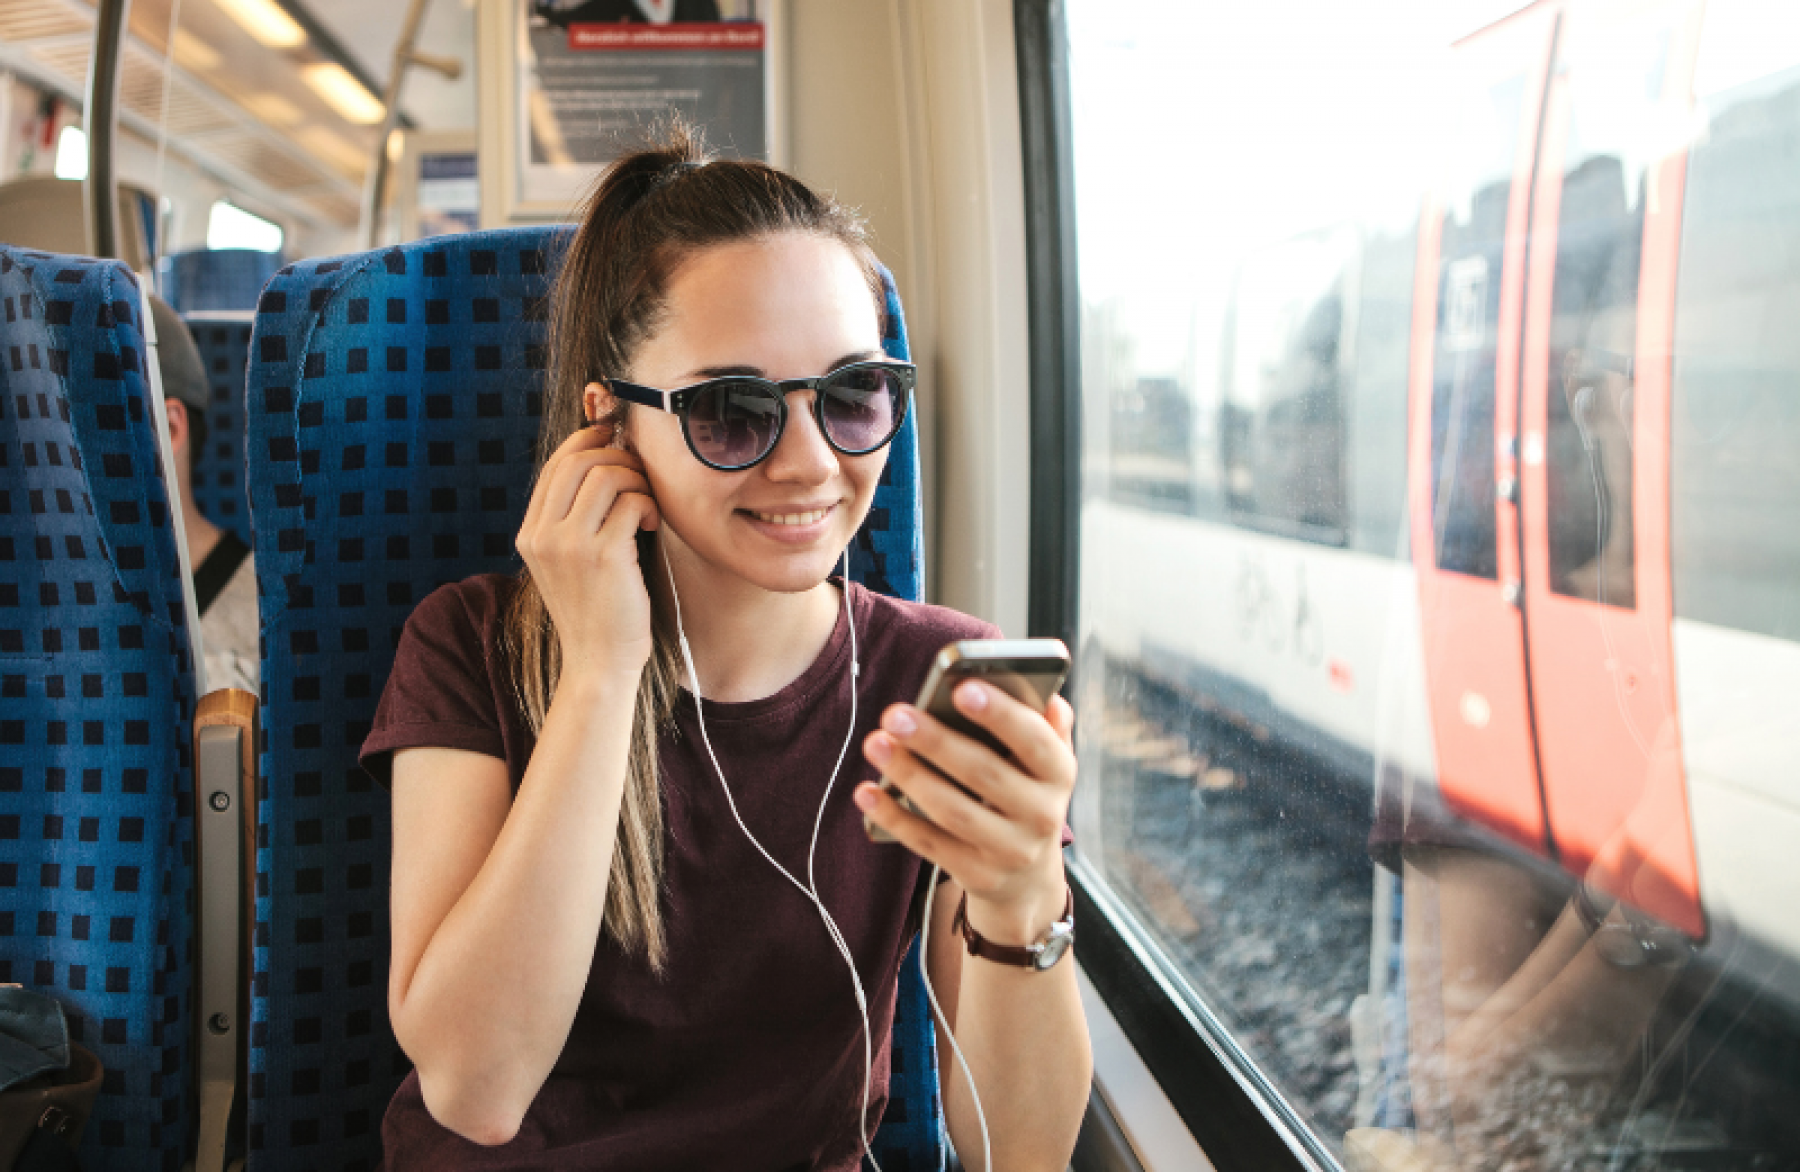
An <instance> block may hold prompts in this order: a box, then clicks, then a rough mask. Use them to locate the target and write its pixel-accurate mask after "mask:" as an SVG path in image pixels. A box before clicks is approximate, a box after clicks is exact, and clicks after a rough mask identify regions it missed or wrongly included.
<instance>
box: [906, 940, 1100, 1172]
mask: <svg viewBox="0 0 1800 1172" xmlns="http://www.w3.org/2000/svg"><path fill="white" fill-rule="evenodd" d="M1061 910H1062V908H1061V905H1060V904H1059V905H1058V906H1057V908H1056V913H1057V914H1060V912H1061ZM971 918H972V919H973V913H972V916H971ZM1051 918H1054V915H1052V917H1051ZM1044 922H1045V924H1048V923H1049V922H1050V921H1049V920H1048V919H1046V920H1045V921H1044ZM946 926H947V925H946ZM932 930H933V931H934V932H935V931H937V930H938V926H937V925H936V924H934V925H933V929H932ZM1019 939H1020V940H1024V939H1025V937H1024V936H1020V937H1019ZM1008 942H1010V941H1008ZM946 943H953V944H954V945H955V946H956V947H957V948H958V949H959V950H960V949H961V947H962V942H961V940H954V941H950V940H948V939H947V940H946ZM933 944H934V945H935V944H936V941H933ZM961 961H962V975H961V979H960V981H959V982H958V987H957V995H956V1008H955V1010H954V1020H955V1023H956V1039H957V1042H958V1044H960V1045H961V1046H962V1050H963V1055H964V1057H966V1058H967V1059H968V1061H969V1069H970V1070H971V1071H972V1072H973V1074H974V1076H975V1085H976V1087H977V1089H978V1090H980V1092H981V1105H982V1107H983V1109H984V1110H985V1112H986V1114H987V1125H988V1137H989V1140H990V1142H991V1144H992V1147H993V1157H994V1167H996V1168H1004V1169H1007V1172H1013V1170H1015V1169H1017V1170H1019V1172H1033V1170H1036V1169H1045V1170H1046V1172H1060V1170H1061V1169H1063V1168H1065V1167H1067V1166H1068V1161H1069V1154H1070V1152H1072V1151H1073V1150H1074V1147H1075V1138H1076V1135H1077V1133H1078V1132H1079V1131H1080V1129H1081V1119H1082V1114H1083V1112H1084V1110H1085V1109H1086V1106H1087V1099H1088V1087H1089V1084H1090V1082H1091V1081H1092V1079H1093V1053H1092V1050H1091V1049H1090V1046H1089V1043H1088V1032H1087V1019H1086V1015H1085V1014H1084V1013H1083V1011H1082V1008H1081V994H1080V991H1079V988H1078V987H1077V985H1076V981H1075V960H1074V957H1073V956H1072V955H1070V956H1065V957H1064V958H1063V959H1062V960H1061V961H1060V962H1059V963H1058V964H1057V965H1056V966H1055V967H1054V968H1051V969H1050V970H1049V971H1047V972H1034V971H1032V970H1030V969H1023V968H1015V967H1013V966H1011V965H1003V964H996V963H994V962H992V961H989V960H984V959H981V958H979V957H974V956H970V955H968V954H967V953H966V952H964V953H963V954H962V957H961ZM946 1008H948V1007H946ZM938 1070H939V1075H938V1077H939V1079H940V1081H941V1084H942V1087H943V1094H944V1102H945V1108H946V1112H947V1113H948V1114H949V1115H950V1116H951V1117H952V1118H953V1119H955V1120H958V1121H959V1122H960V1123H961V1126H959V1127H958V1128H957V1129H956V1139H957V1149H956V1150H957V1154H958V1155H959V1156H961V1157H962V1161H963V1164H964V1165H965V1166H966V1167H968V1168H970V1169H971V1170H975V1169H981V1167H982V1165H981V1136H980V1131H979V1129H978V1128H977V1127H976V1126H974V1121H975V1110H974V1105H973V1103H972V1102H970V1101H969V1098H968V1093H969V1088H968V1084H967V1082H966V1081H965V1080H964V1078H963V1075H962V1071H961V1069H960V1067H958V1065H957V1063H956V1058H955V1055H953V1054H950V1053H948V1052H944V1053H940V1054H939V1056H938ZM982 1172H985V1170H982Z"/></svg>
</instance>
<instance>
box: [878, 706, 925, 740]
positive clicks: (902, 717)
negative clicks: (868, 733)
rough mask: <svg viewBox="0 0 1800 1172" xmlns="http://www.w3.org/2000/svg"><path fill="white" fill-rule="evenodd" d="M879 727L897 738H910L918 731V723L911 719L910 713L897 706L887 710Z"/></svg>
mask: <svg viewBox="0 0 1800 1172" xmlns="http://www.w3.org/2000/svg"><path fill="white" fill-rule="evenodd" d="M881 727H882V728H885V729H887V730H888V731H889V732H891V733H893V734H894V735H895V736H897V737H910V736H912V735H913V734H914V733H916V732H918V731H919V722H918V721H916V720H914V719H913V718H912V713H910V712H908V711H907V710H906V709H904V708H901V707H899V706H897V705H896V706H895V707H893V708H890V709H888V711H887V715H886V716H884V717H883V718H882V720H881Z"/></svg>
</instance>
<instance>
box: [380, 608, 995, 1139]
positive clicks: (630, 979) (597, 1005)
mask: <svg viewBox="0 0 1800 1172" xmlns="http://www.w3.org/2000/svg"><path fill="white" fill-rule="evenodd" d="M514 589H515V585H514V581H513V580H512V579H510V578H505V577H500V576H495V575H486V576H482V577H476V578H471V579H469V580H467V581H465V582H460V583H457V584H456V585H452V586H446V587H444V588H442V589H440V590H438V591H436V592H435V593H433V594H432V595H431V596H430V597H429V598H427V599H425V601H424V602H422V603H421V604H420V605H419V607H418V609H417V610H416V611H414V613H413V615H412V617H411V619H409V620H408V622H407V624H406V631H405V633H404V634H403V635H402V637H401V640H400V647H399V651H398V653H397V655H396V656H395V660H394V670H393V675H392V676H391V677H390V678H389V680H388V685H387V690H386V692H384V693H383V694H382V697H381V706H380V708H379V709H378V711H377V712H376V715H375V725H374V729H373V731H372V732H371V733H370V734H369V738H368V740H367V741H365V742H364V743H363V750H362V760H363V764H364V766H365V767H366V768H368V769H369V771H370V772H371V773H373V774H374V775H375V776H376V777H377V778H379V779H381V780H382V781H383V782H386V781H387V779H388V773H389V769H390V764H391V755H392V753H393V751H394V750H396V749H403V748H408V747H415V746H424V745H439V746H448V747H451V748H457V749H467V750H470V751H473V752H477V753H485V754H488V755H489V756H493V757H498V758H500V759H501V760H503V761H505V762H506V766H507V771H508V773H509V774H510V776H511V779H512V785H513V790H514V792H515V793H516V792H517V791H518V787H519V784H520V782H521V780H522V779H523V778H524V775H525V766H526V762H527V761H528V760H529V758H530V756H531V749H532V745H533V737H532V734H531V731H530V729H529V727H528V726H527V725H526V724H525V722H524V720H523V719H522V717H521V715H520V713H519V711H518V708H517V705H516V703H515V701H514V699H513V691H512V684H511V679H510V676H509V675H508V672H507V668H506V664H505V661H504V660H503V659H502V657H501V653H500V648H499V642H500V623H501V618H502V616H503V615H504V613H505V608H506V604H507V602H508V600H509V599H510V598H511V595H512V591H513V590H514ZM850 599H851V603H852V607H853V609H854V612H855V616H856V639H857V650H858V655H859V658H860V659H861V661H862V665H863V667H862V674H861V677H860V680H859V683H858V688H859V691H858V694H857V712H856V733H855V737H854V739H853V740H852V742H851V747H850V751H849V752H848V753H847V754H846V755H845V757H844V765H843V769H842V772H841V773H840V774H839V776H838V779H837V783H836V785H835V786H834V787H833V789H832V793H831V800H830V802H829V804H828V805H827V807H826V811H825V818H824V823H823V826H822V828H821V829H820V832H819V846H818V854H817V862H816V867H817V875H818V889H819V893H820V895H821V896H822V897H823V898H824V901H825V906H826V907H827V908H828V909H829V910H830V912H831V914H832V916H833V918H835V919H836V920H837V923H838V927H839V928H840V929H841V930H842V931H843V934H844V938H845V940H846V941H847V942H848V944H849V946H850V950H851V952H852V954H853V955H854V956H855V958H856V966H857V971H858V972H859V973H860V974H861V976H862V982H863V987H864V989H865V990H866V991H867V994H868V1000H869V1019H870V1020H869V1028H870V1030H871V1031H872V1034H873V1041H874V1045H875V1069H874V1076H873V1086H872V1088H871V1092H870V1100H869V1126H870V1130H871V1132H872V1131H873V1128H874V1127H875V1125H876V1124H877V1123H878V1122H879V1120H880V1119H881V1115H882V1110H883V1108H884V1107H885V1106H886V1102H887V1086H888V1057H889V1056H888V1044H889V1035H890V1033H891V1032H892V1028H893V1017H894V992H895V988H896V982H897V980H898V976H899V966H900V961H901V959H902V958H903V957H904V955H905V952H906V948H907V945H908V944H909V943H910V940H911V935H912V933H913V931H914V930H915V929H916V925H915V924H914V923H913V922H912V919H911V909H912V905H913V901H914V893H915V890H916V889H917V888H918V887H919V885H920V883H921V881H922V876H921V866H920V863H919V860H918V857H917V856H915V855H914V854H913V853H912V852H910V851H908V850H906V849H904V848H902V847H899V846H892V845H888V846H876V845H874V844H872V843H870V842H869V840H868V838H867V837H866V836H865V835H864V834H863V829H862V814H861V812H860V811H859V810H857V808H856V806H855V804H854V803H853V802H852V801H851V800H850V798H851V791H852V790H853V789H854V788H855V786H856V785H857V784H858V783H860V782H862V781H865V780H871V779H873V778H874V777H875V776H876V770H874V769H873V768H872V767H871V766H870V765H869V764H868V763H867V762H866V761H865V760H864V759H863V756H862V751H861V745H862V740H863V738H864V737H865V736H866V735H867V734H868V733H869V732H871V731H872V730H873V729H874V728H875V727H876V724H877V722H878V721H879V720H880V717H881V711H882V709H883V708H884V707H885V706H886V705H888V704H890V703H892V702H894V701H895V700H907V701H911V700H913V699H915V698H916V697H917V694H918V691H919V688H920V686H921V685H922V684H923V683H924V680H925V675H926V673H927V671H928V670H929V669H930V666H931V660H932V658H933V656H935V655H936V654H937V652H938V650H939V649H940V648H942V647H943V646H944V645H945V644H946V643H949V642H952V641H953V640H957V639H976V638H994V637H996V636H997V635H998V633H999V632H998V631H997V630H996V629H995V628H994V627H993V626H991V625H990V624H988V623H984V622H981V621H980V620H977V619H973V618H970V617H968V616H967V615H963V614H958V613H957V612H955V611H952V610H946V609H944V608H942V607H935V606H925V605H922V604H918V603H908V602H900V601H897V600H895V599H892V598H888V597H886V596H883V595H879V594H871V593H870V592H868V591H866V590H864V589H863V588H862V587H860V586H852V587H851V588H850ZM850 678H851V677H850V640H849V630H848V629H847V628H846V626H845V623H844V615H843V610H842V609H841V608H840V610H839V615H838V622H837V627H836V629H835V630H834V631H833V632H832V635H831V639H830V641H829V642H828V643H827V644H826V646H825V649H824V650H823V651H822V652H820V654H819V657H818V659H817V660H816V661H815V662H814V663H813V664H812V666H811V667H809V668H807V669H806V671H805V672H804V673H803V674H802V675H801V676H800V678H798V679H796V680H795V681H794V682H793V683H791V684H789V685H788V686H787V687H785V688H783V689H782V690H781V691H779V692H777V693H776V694H775V695H773V696H769V697H766V698H765V699H761V700H752V701H748V702H746V703H741V704H719V703H713V702H712V701H708V702H707V703H706V730H707V732H708V733H709V734H710V735H711V737H712V745H713V749H714V750H715V751H716V752H717V754H718V758H719V764H720V766H721V767H722V768H723V769H724V772H725V778H726V780H727V781H728V782H729V783H730V785H731V792H732V796H733V797H734V798H735V799H736V801H737V807H738V811H739V812H740V813H741V814H742V815H743V819H744V823H745V825H747V826H748V827H749V828H750V830H751V831H752V832H753V833H754V834H755V835H756V836H757V838H759V839H760V840H761V841H762V843H763V845H764V846H765V847H767V848H768V850H769V852H770V853H771V854H772V855H774V856H775V858H776V859H778V860H779V861H780V862H781V864H782V865H783V866H784V867H786V868H787V869H788V870H789V871H791V872H793V873H794V874H795V875H796V876H799V877H801V878H802V879H804V877H805V874H806V850H807V843H808V840H809V839H810V837H811V835H812V826H813V817H814V815H815V814H816V812H817V811H818V808H819V801H820V798H821V797H822V796H823V794H824V790H825V784H826V781H827V779H828V778H829V777H830V776H831V767H832V763H833V762H834V761H835V760H836V758H837V754H838V751H839V749H840V748H841V747H842V746H843V743H844V736H845V733H846V732H847V731H848V728H849V723H850V687H851V682H850ZM660 754H661V756H660V760H661V766H662V793H663V804H664V811H665V816H666V832H665V834H664V867H665V871H664V896H663V908H664V915H665V917H666V923H667V929H668V944H669V956H668V967H667V969H666V971H665V973H664V975H663V976H661V977H657V976H654V975H652V974H651V972H650V970H649V968H648V966H647V965H646V964H645V963H644V962H643V961H642V960H641V959H640V958H639V957H637V956H627V955H625V954H623V953H622V952H621V951H620V950H619V949H618V948H617V947H616V946H615V945H614V944H613V943H612V941H611V940H610V939H609V938H607V937H606V936H605V935H604V934H603V935H602V937H601V941H600V944H599V947H598V948H597V949H596V951H595V954H594V963H593V967H592V968H591V969H590V971H589V973H588V985H587V989H586V990H585V991H584V992H583V994H582V999H581V1005H580V1007H579V1009H578V1010H577V1011H576V1014H575V1021H574V1024H573V1026H572V1027H571V1029H570V1031H569V1040H568V1042H567V1044H566V1045H565V1046H564V1047H563V1052H562V1055H561V1056H560V1057H559V1058H558V1059H557V1061H556V1066H555V1068H554V1069H553V1070H552V1071H551V1073H550V1077H549V1078H548V1079H547V1080H546V1081H545V1083H544V1086H543V1089H542V1090H540V1091H539V1092H538V1096H537V1098H536V1099H535V1100H533V1102H532V1104H531V1109H530V1110H529V1111H528V1112H527V1113H526V1115H525V1120H524V1124H523V1125H522V1126H521V1127H520V1129H519V1134H518V1135H517V1136H516V1137H515V1138H514V1139H513V1140H512V1141H511V1142H510V1143H507V1144H504V1145H502V1146H499V1147H492V1148H489V1147H482V1146H481V1145H479V1144H475V1143H471V1142H470V1141H468V1140H466V1139H463V1138H462V1137H460V1136H458V1135H456V1134H455V1133H454V1132H451V1131H449V1130H447V1129H445V1128H444V1127H442V1126H440V1125H439V1124H438V1123H437V1121H436V1120H434V1119H433V1118H432V1117H431V1115H430V1114H429V1113H428V1112H427V1111H426V1108H425V1103H424V1100H423V1099H422V1098H421V1096H420V1093H419V1080H418V1075H417V1073H416V1072H415V1073H413V1074H410V1075H408V1076H407V1079H406V1081H405V1082H404V1083H403V1084H401V1087H400V1090H399V1092H398V1093H397V1094H396V1095H395V1096H394V1100H393V1102H392V1103H391V1104H390V1105H389V1107H388V1112H387V1118H386V1119H385V1120H384V1121H383V1123H382V1143H383V1146H384V1148H385V1150H386V1166H387V1168H388V1169H390V1170H391V1172H411V1170H412V1169H429V1170H430V1172H453V1170H458V1169H477V1168H478V1169H527V1168H530V1169H540V1168H593V1169H607V1170H608V1172H662V1170H665V1169H667V1170H676V1169H682V1170H686V1169H694V1168H754V1169H769V1170H777V1169H809V1170H826V1169H830V1170H833V1172H837V1170H843V1172H849V1170H851V1169H855V1168H856V1167H857V1166H858V1162H859V1160H860V1158H861V1154H862V1144H861V1140H860V1138H859V1134H858V1127H857V1113H858V1110H859V1107H860V1105H861V1098H862V1084H863V1035H862V1019H861V1016H860V1015H859V1014H858V1012H857V1008H856V999H855V994H854V991H853V989H852V986H851V983H850V974H849V972H848V970H847V969H846V967H845V965H844V962H843V959H842V957H841V956H840V955H839V954H838V952H837V949H836V948H835V947H834V946H833V945H832V942H831V939H830V937H829V936H828V935H827V934H826V930H825V927H824V925H823V923H822V922H821V921H820V919H819V915H818V912H817V911H816V910H815V909H814V907H813V905H812V903H811V901H810V900H808V899H807V898H806V897H805V896H804V895H802V894H801V893H800V892H799V891H798V890H796V889H795V888H794V887H793V886H792V885H791V884H789V883H788V881H787V880H786V879H784V878H782V877H781V875H779V874H778V873H777V872H776V871H775V869H774V868H773V867H771V866H770V865H769V864H768V862H767V860H765V859H764V858H763V857H762V856H761V855H759V854H757V852H756V850H755V848H754V847H752V846H751V845H750V843H749V842H748V841H747V840H746V839H745V837H744V833H743V831H742V830H740V829H739V828H738V826H737V823H736V822H735V821H734V820H733V819H732V816H731V811H730V808H729V807H728V806H727V804H726V801H725V795H724V793H723V791H722V790H721V788H720V782H719V776H718V774H717V773H716V772H715V771H714V770H713V767H712V764H711V762H710V761H709V760H708V758H707V756H706V750H705V746H704V745H703V743H702V742H701V739H700V728H699V724H698V723H697V721H696V719H695V708H694V701H693V697H692V696H691V695H689V694H688V693H687V692H686V691H683V692H682V693H681V697H680V700H679V702H678V703H677V705H676V708H675V728H674V729H673V730H672V732H671V733H668V734H665V735H664V737H663V739H662V742H661V747H660Z"/></svg>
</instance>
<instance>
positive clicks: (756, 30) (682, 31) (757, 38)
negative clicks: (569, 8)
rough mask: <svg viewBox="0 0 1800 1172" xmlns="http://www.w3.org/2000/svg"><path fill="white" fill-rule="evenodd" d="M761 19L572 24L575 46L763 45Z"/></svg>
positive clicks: (642, 48) (681, 47) (690, 47)
mask: <svg viewBox="0 0 1800 1172" xmlns="http://www.w3.org/2000/svg"><path fill="white" fill-rule="evenodd" d="M762 47H763V26H762V24H761V23H760V22H743V23H736V24H572V25H570V26H569V48H571V49H574V50H595V49H610V50H636V51H640V52H642V51H650V50H671V49H673V50H695V49H710V50H718V49H760V48H762Z"/></svg>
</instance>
